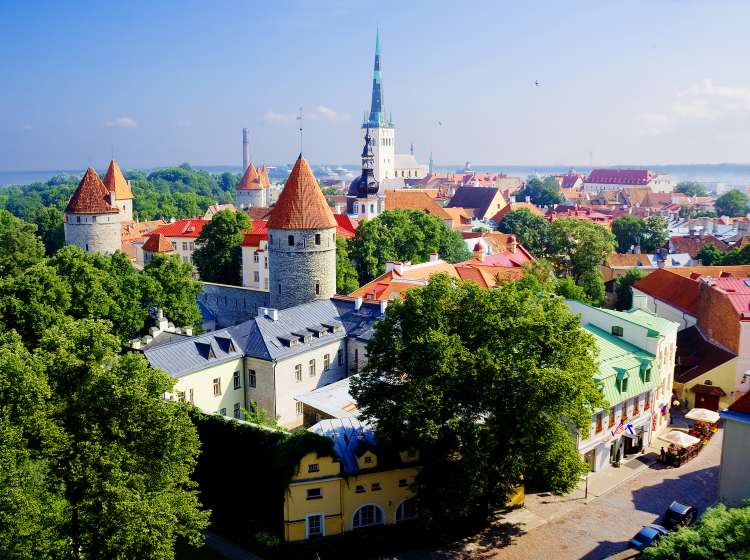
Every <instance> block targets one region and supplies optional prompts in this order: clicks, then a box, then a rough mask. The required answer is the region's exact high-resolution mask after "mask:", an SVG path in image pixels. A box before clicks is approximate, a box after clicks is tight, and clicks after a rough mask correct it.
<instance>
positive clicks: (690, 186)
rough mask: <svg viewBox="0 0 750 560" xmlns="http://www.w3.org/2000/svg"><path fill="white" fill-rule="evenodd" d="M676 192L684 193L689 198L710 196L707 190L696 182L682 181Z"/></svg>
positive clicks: (678, 184)
mask: <svg viewBox="0 0 750 560" xmlns="http://www.w3.org/2000/svg"><path fill="white" fill-rule="evenodd" d="M674 190H675V192H678V193H683V194H686V195H688V196H706V195H707V194H708V191H707V190H706V188H705V187H704V186H703V185H701V184H700V183H696V182H695V181H682V182H681V183H677V186H676V187H675V189H674Z"/></svg>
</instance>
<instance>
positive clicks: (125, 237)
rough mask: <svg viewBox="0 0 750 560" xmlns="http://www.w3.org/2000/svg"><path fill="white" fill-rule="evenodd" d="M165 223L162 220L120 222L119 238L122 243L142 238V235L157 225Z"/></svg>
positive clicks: (165, 223)
mask: <svg viewBox="0 0 750 560" xmlns="http://www.w3.org/2000/svg"><path fill="white" fill-rule="evenodd" d="M164 225H167V222H165V221H164V220H150V221H145V222H122V223H121V224H120V238H121V239H122V241H123V243H124V242H125V241H129V240H139V241H142V240H143V236H144V235H146V234H149V233H151V232H152V231H153V230H155V229H156V228H158V227H161V226H164Z"/></svg>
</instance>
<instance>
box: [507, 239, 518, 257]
mask: <svg viewBox="0 0 750 560" xmlns="http://www.w3.org/2000/svg"><path fill="white" fill-rule="evenodd" d="M517 250H518V241H516V236H515V235H509V236H508V251H510V252H511V253H515V252H516V251H517Z"/></svg>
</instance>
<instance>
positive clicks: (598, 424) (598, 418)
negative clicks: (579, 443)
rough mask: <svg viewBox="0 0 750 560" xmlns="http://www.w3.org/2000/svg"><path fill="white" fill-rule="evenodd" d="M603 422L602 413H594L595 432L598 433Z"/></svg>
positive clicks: (601, 428) (602, 427)
mask: <svg viewBox="0 0 750 560" xmlns="http://www.w3.org/2000/svg"><path fill="white" fill-rule="evenodd" d="M603 423H604V413H603V412H600V413H599V414H597V415H596V433H597V434H598V433H599V432H601V431H602V430H603V429H604V426H602V424H603Z"/></svg>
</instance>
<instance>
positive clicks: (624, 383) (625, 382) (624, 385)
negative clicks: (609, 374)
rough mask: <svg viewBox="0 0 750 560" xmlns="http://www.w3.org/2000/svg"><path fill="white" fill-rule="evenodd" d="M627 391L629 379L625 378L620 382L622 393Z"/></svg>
mask: <svg viewBox="0 0 750 560" xmlns="http://www.w3.org/2000/svg"><path fill="white" fill-rule="evenodd" d="M627 390H628V378H627V377H623V378H622V379H621V380H620V391H621V392H623V393H624V392H626V391H627Z"/></svg>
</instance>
